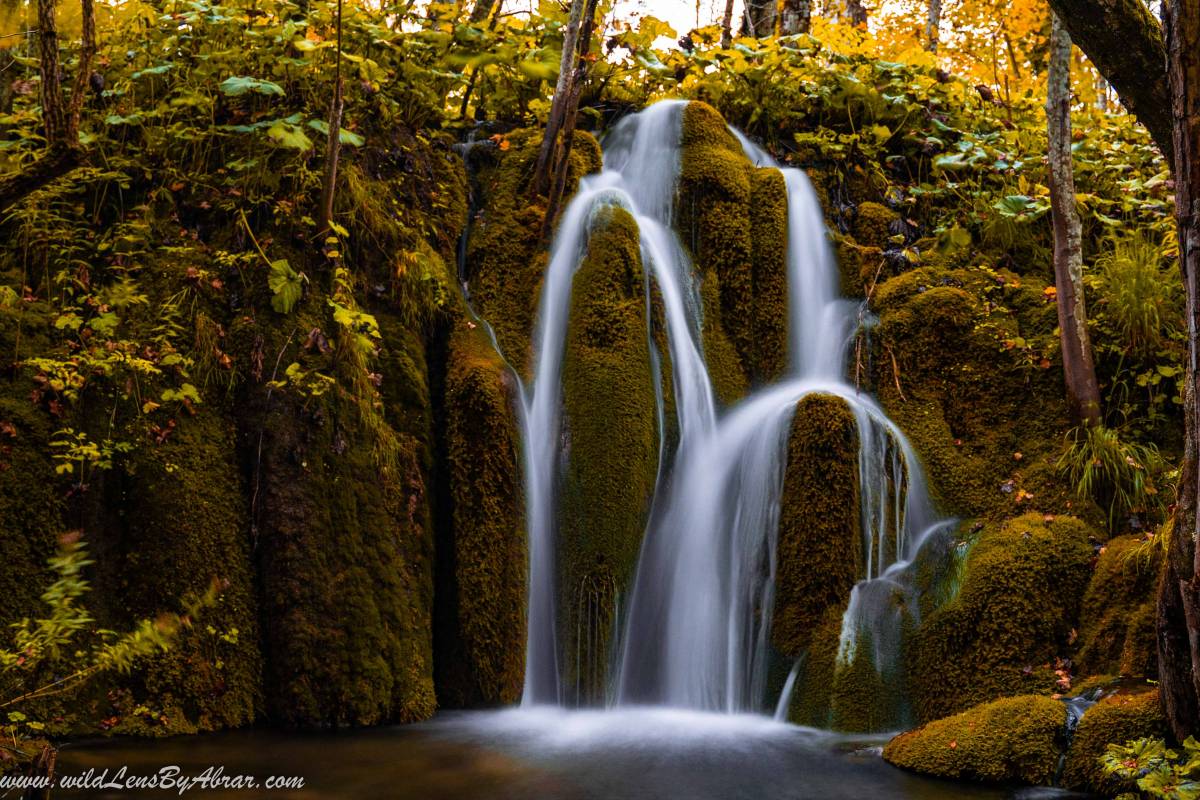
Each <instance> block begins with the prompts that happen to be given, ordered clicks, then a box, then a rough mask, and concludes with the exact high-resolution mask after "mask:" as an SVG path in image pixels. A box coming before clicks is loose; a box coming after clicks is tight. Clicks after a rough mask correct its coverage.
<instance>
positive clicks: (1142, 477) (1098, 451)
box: [1058, 425, 1166, 531]
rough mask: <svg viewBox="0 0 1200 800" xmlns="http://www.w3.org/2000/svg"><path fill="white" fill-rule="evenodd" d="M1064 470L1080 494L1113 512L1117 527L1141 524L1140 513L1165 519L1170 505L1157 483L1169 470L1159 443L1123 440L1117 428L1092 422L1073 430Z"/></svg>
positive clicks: (1061, 463) (1062, 465)
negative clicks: (1165, 512)
mask: <svg viewBox="0 0 1200 800" xmlns="http://www.w3.org/2000/svg"><path fill="white" fill-rule="evenodd" d="M1058 469H1059V471H1060V472H1062V473H1063V474H1064V475H1065V476H1066V478H1067V480H1068V481H1070V483H1071V485H1072V486H1073V487H1074V488H1075V493H1076V494H1077V495H1078V496H1079V497H1081V498H1090V499H1092V500H1094V501H1096V503H1097V504H1098V505H1099V506H1100V507H1101V508H1102V509H1103V510H1104V511H1105V512H1106V513H1107V515H1108V525H1109V528H1110V529H1111V530H1113V531H1117V530H1118V529H1120V528H1121V527H1122V526H1123V525H1125V524H1127V523H1128V524H1131V525H1134V526H1135V527H1136V526H1139V525H1141V524H1142V522H1141V520H1140V519H1139V518H1138V517H1137V515H1139V514H1140V515H1143V516H1144V517H1146V518H1149V519H1152V520H1157V519H1161V517H1162V516H1163V513H1164V511H1165V509H1166V503H1165V502H1164V499H1163V496H1162V494H1161V493H1160V492H1159V489H1158V487H1157V486H1156V485H1155V477H1156V476H1158V475H1160V474H1162V473H1163V471H1164V466H1163V463H1162V460H1161V458H1160V457H1159V454H1158V448H1157V447H1155V446H1154V445H1152V444H1150V445H1143V444H1139V443H1137V442H1133V441H1128V440H1123V439H1122V438H1121V435H1120V433H1119V432H1118V431H1117V430H1116V429H1113V428H1107V427H1105V426H1103V425H1092V426H1082V427H1079V428H1075V429H1073V430H1072V431H1070V432H1069V433H1068V434H1067V437H1066V448H1065V450H1064V451H1063V453H1062V455H1061V456H1060V457H1059V459H1058Z"/></svg>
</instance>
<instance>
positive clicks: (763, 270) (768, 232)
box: [677, 102, 787, 402]
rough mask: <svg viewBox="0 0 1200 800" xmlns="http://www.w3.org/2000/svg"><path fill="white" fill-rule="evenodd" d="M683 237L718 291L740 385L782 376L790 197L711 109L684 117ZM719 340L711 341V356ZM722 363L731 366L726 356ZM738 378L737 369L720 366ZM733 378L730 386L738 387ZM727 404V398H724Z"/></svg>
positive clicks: (691, 107) (693, 108)
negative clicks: (737, 363) (738, 372)
mask: <svg viewBox="0 0 1200 800" xmlns="http://www.w3.org/2000/svg"><path fill="white" fill-rule="evenodd" d="M681 144H682V162H681V169H680V176H679V199H678V205H677V209H678V215H677V216H678V224H679V230H680V236H681V237H682V239H683V242H684V244H685V246H687V247H688V249H689V250H690V252H691V253H692V257H693V261H694V265H695V268H696V270H697V272H698V273H699V274H700V275H701V276H703V280H704V281H706V282H709V283H710V284H712V283H715V284H716V285H717V286H718V287H719V298H718V299H719V312H718V311H717V309H716V308H714V307H713V305H712V304H711V301H710V295H708V294H707V293H706V294H705V296H704V300H705V308H704V311H705V315H706V324H715V322H714V323H708V320H707V317H709V316H711V315H714V314H718V315H719V319H720V326H721V329H722V331H723V333H724V335H725V336H727V337H728V340H729V341H730V342H731V343H732V345H733V349H734V351H735V352H736V354H737V357H738V360H739V361H740V366H741V373H742V375H743V376H744V377H743V379H742V381H740V382H741V383H761V382H765V381H768V380H770V379H772V378H774V377H776V376H777V375H778V374H779V372H780V371H781V370H782V369H783V367H784V366H785V364H786V355H787V330H786V326H787V310H786V309H787V302H786V297H787V288H786V287H787V263H786V253H787V192H786V188H785V187H784V183H783V178H782V176H780V175H779V173H778V172H777V171H776V170H772V169H760V168H756V167H755V166H754V165H753V164H751V163H750V161H749V160H748V159H747V158H746V155H745V153H744V152H743V151H742V146H741V144H740V143H739V142H738V140H737V139H736V138H735V137H734V136H733V134H732V133H730V132H729V128H728V127H727V126H726V124H725V120H723V119H722V118H721V115H720V114H719V113H717V111H716V110H715V109H713V108H712V107H711V106H708V105H706V104H704V103H697V102H693V103H689V104H688V105H687V106H686V107H685V109H684V112H683V131H682V138H681ZM717 338H718V337H717V335H716V334H715V333H714V334H709V333H706V334H705V349H706V355H709V356H710V358H711V356H712V354H711V353H709V352H708V350H709V349H710V347H711V346H712V345H711V344H710V343H711V342H712V341H713V340H715V339H717ZM719 357H720V358H721V359H722V362H724V361H728V358H727V356H726V354H724V353H721V354H719ZM721 371H722V372H723V373H724V372H731V371H732V369H731V365H728V364H726V363H722V364H721ZM738 382H739V381H737V380H736V379H734V378H726V379H725V381H724V384H725V385H727V386H734V385H736V384H737V383H738ZM722 399H723V400H725V401H726V402H728V398H726V397H722Z"/></svg>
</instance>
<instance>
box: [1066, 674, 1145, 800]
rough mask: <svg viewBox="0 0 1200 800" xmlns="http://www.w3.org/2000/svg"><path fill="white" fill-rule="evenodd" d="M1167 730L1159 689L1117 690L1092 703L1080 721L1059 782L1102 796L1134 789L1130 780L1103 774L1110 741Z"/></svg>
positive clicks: (1139, 737) (1143, 736) (1121, 742)
mask: <svg viewBox="0 0 1200 800" xmlns="http://www.w3.org/2000/svg"><path fill="white" fill-rule="evenodd" d="M1166 734H1167V723H1166V718H1165V717H1164V716H1163V713H1162V709H1161V707H1160V705H1159V698H1158V691H1157V690H1156V689H1154V688H1153V687H1152V686H1146V687H1145V688H1144V690H1143V691H1139V692H1134V693H1126V692H1118V693H1117V694H1114V695H1112V696H1110V697H1106V698H1104V699H1103V700H1101V701H1100V702H1099V703H1097V704H1096V705H1094V706H1092V707H1091V708H1090V709H1088V710H1087V712H1086V713H1085V714H1084V715H1083V719H1081V720H1080V721H1079V726H1078V727H1077V728H1076V729H1075V734H1074V736H1072V737H1071V749H1070V751H1069V752H1068V753H1067V760H1066V764H1065V765H1064V767H1063V774H1062V784H1063V785H1064V786H1067V787H1069V788H1072V789H1082V790H1085V791H1089V792H1096V793H1097V794H1103V795H1105V796H1108V795H1115V794H1118V793H1120V792H1128V791H1133V790H1134V789H1135V788H1136V787H1135V786H1134V785H1133V781H1126V780H1122V779H1121V778H1119V777H1117V776H1114V775H1106V774H1105V772H1104V767H1103V766H1102V765H1101V764H1100V758H1101V756H1103V755H1104V752H1105V750H1106V748H1107V747H1108V745H1110V744H1125V743H1126V742H1129V741H1132V740H1134V739H1141V738H1147V737H1148V738H1156V739H1161V738H1163V737H1164V736H1166Z"/></svg>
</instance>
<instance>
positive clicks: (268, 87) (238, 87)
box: [218, 75, 284, 97]
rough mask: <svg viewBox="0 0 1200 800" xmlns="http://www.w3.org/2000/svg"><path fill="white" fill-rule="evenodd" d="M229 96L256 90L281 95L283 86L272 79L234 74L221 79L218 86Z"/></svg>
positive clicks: (260, 92)
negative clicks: (266, 79) (265, 79)
mask: <svg viewBox="0 0 1200 800" xmlns="http://www.w3.org/2000/svg"><path fill="white" fill-rule="evenodd" d="M218 88H220V90H221V91H222V92H223V93H224V94H227V95H229V96H230V97H238V96H240V95H243V94H246V93H247V92H256V93H258V94H265V95H278V96H280V97H282V96H283V94H284V91H283V87H282V86H280V85H279V84H278V83H273V82H272V81H264V80H262V79H260V78H251V77H249V76H247V75H234V76H232V77H229V78H226V79H225V80H223V81H221V85H220V86H219V87H218Z"/></svg>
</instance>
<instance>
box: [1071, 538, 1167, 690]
mask: <svg viewBox="0 0 1200 800" xmlns="http://www.w3.org/2000/svg"><path fill="white" fill-rule="evenodd" d="M1159 535H1160V536H1163V535H1167V534H1165V533H1160V534H1159ZM1162 551H1163V548H1161V547H1158V546H1156V545H1155V544H1151V543H1148V542H1146V541H1145V540H1143V539H1142V538H1141V537H1136V536H1119V537H1117V538H1115V539H1111V540H1109V541H1108V543H1107V544H1105V545H1104V547H1103V549H1102V550H1101V552H1100V558H1099V559H1098V560H1097V562H1096V571H1095V573H1094V574H1093V575H1092V579H1091V581H1090V582H1089V583H1088V587H1087V592H1086V593H1085V594H1084V596H1083V606H1082V609H1081V610H1080V613H1079V640H1078V644H1079V650H1078V652H1077V653H1076V655H1075V666H1076V669H1077V671H1078V672H1079V673H1080V674H1083V675H1101V674H1108V675H1126V676H1136V677H1148V678H1153V677H1154V676H1155V675H1156V674H1157V672H1158V645H1157V640H1156V638H1155V628H1154V625H1155V604H1156V602H1157V585H1158V572H1159V566H1160V563H1161V559H1162Z"/></svg>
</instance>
